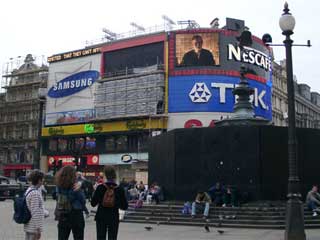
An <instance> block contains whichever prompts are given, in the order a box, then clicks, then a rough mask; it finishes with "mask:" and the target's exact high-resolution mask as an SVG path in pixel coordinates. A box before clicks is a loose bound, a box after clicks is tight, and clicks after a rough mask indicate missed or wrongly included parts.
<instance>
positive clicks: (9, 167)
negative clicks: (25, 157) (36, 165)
mask: <svg viewBox="0 0 320 240" xmlns="http://www.w3.org/2000/svg"><path fill="white" fill-rule="evenodd" d="M31 168H32V165H28V164H13V165H4V166H3V170H23V169H31Z"/></svg>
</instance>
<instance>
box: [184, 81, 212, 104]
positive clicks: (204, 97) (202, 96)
mask: <svg viewBox="0 0 320 240" xmlns="http://www.w3.org/2000/svg"><path fill="white" fill-rule="evenodd" d="M189 97H190V99H191V101H192V102H194V103H206V102H208V101H209V99H210V97H211V92H210V91H209V89H208V87H207V85H206V84H205V83H195V84H194V86H193V88H192V89H191V91H190V93H189Z"/></svg>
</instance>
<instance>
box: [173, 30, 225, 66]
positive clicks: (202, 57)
mask: <svg viewBox="0 0 320 240" xmlns="http://www.w3.org/2000/svg"><path fill="white" fill-rule="evenodd" d="M219 64H220V60H219V33H195V34H190V33H185V34H177V35H176V62H175V66H176V67H192V68H194V67H208V66H216V65H219Z"/></svg>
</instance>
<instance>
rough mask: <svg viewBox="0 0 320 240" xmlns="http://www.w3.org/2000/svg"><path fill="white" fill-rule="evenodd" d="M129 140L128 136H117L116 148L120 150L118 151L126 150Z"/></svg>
mask: <svg viewBox="0 0 320 240" xmlns="http://www.w3.org/2000/svg"><path fill="white" fill-rule="evenodd" d="M127 142H128V138H127V136H117V140H116V150H118V151H124V150H126V149H127Z"/></svg>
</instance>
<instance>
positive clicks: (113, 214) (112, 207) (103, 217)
mask: <svg viewBox="0 0 320 240" xmlns="http://www.w3.org/2000/svg"><path fill="white" fill-rule="evenodd" d="M104 175H105V177H106V179H107V181H106V182H105V183H103V184H99V185H98V187H97V189H96V190H95V192H94V193H93V196H92V199H91V205H92V206H93V207H95V206H97V205H98V210H97V213H96V216H95V221H96V229H97V240H106V236H107V233H108V240H116V239H117V235H118V228H119V209H121V210H126V209H127V208H128V202H127V199H126V196H125V193H124V189H123V188H122V187H120V186H118V185H117V184H116V182H115V180H116V171H115V169H114V168H113V167H112V166H105V167H104Z"/></svg>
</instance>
